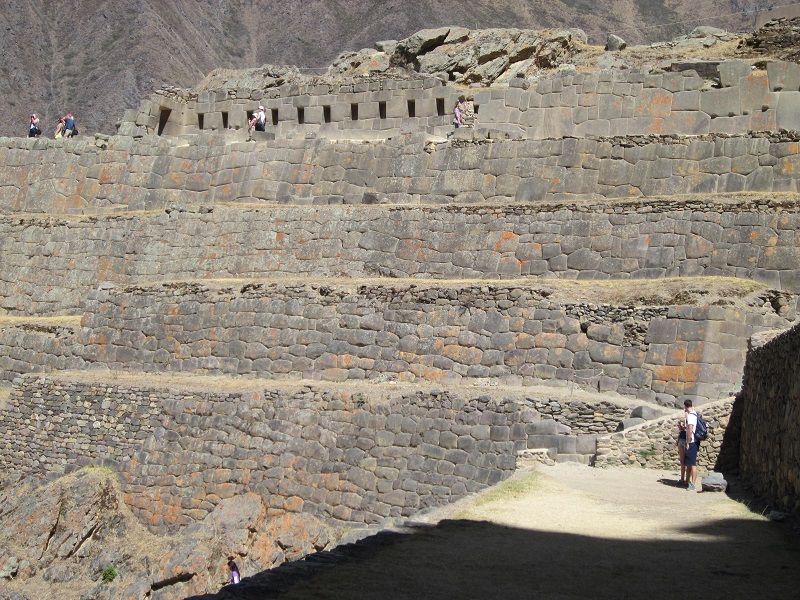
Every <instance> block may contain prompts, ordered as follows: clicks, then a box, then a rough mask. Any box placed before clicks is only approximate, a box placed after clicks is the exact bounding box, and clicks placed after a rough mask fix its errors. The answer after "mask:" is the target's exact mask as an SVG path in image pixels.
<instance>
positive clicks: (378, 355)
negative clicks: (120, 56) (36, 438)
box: [0, 284, 790, 433]
mask: <svg viewBox="0 0 800 600" xmlns="http://www.w3.org/2000/svg"><path fill="white" fill-rule="evenodd" d="M789 324H790V323H789V322H788V321H787V320H786V319H783V318H781V317H778V316H777V315H775V314H774V312H773V313H769V312H767V311H765V312H758V311H756V310H755V309H754V310H753V311H752V312H748V313H744V312H741V311H739V310H734V309H727V308H725V307H722V306H700V307H692V306H670V307H653V308H638V309H637V308H632V307H612V306H608V305H587V304H561V303H557V302H554V301H551V300H547V299H546V298H544V297H543V296H542V295H541V293H540V291H539V290H537V289H525V288H520V287H518V286H513V287H503V286H494V285H491V286H488V285H487V286H480V287H478V286H465V287H461V288H457V289H438V288H436V287H424V286H414V285H410V286H399V285H398V286H395V287H392V288H387V287H370V286H366V285H364V286H360V287H359V288H358V289H356V288H353V287H349V286H336V285H333V284H330V285H321V284H313V285H294V286H288V285H277V284H272V285H269V284H263V285H261V284H248V285H246V286H244V287H243V288H241V289H240V288H217V289H209V288H207V287H206V286H201V285H197V284H185V285H184V284H174V285H163V286H153V287H149V288H138V287H137V288H133V289H131V290H99V291H97V292H93V293H91V294H90V298H89V302H88V305H87V308H86V313H85V315H84V318H83V327H81V328H79V329H78V330H76V331H75V332H74V333H73V334H72V336H71V337H69V336H64V337H63V338H62V339H61V341H60V345H59V346H58V348H59V351H60V353H61V354H60V355H59V356H55V355H49V354H48V352H52V351H53V350H52V348H53V346H52V338H51V337H50V336H49V335H47V334H44V333H43V334H39V335H40V336H43V337H37V336H36V334H34V333H27V334H25V335H27V336H28V337H21V336H20V335H19V334H16V337H13V336H12V337H6V336H5V334H3V336H2V338H1V339H2V344H0V364H2V365H8V368H7V370H4V371H3V378H5V379H12V378H13V377H14V376H15V375H16V374H17V373H19V372H28V371H50V370H52V369H53V367H54V365H55V366H59V367H61V366H63V367H64V368H91V369H96V368H103V369H106V368H108V369H112V370H135V371H138V370H141V371H144V372H149V373H160V372H175V373H200V374H225V375H241V376H248V377H255V376H257V377H268V378H278V379H287V378H288V379H296V378H308V379H320V380H325V381H365V380H375V381H398V382H413V381H418V382H420V381H429V382H443V383H455V382H459V381H463V382H467V381H494V382H497V383H508V384H512V385H535V384H537V383H543V382H544V383H553V384H557V385H562V386H568V385H575V386H578V387H587V388H591V389H594V390H598V391H616V392H619V393H621V394H624V395H627V396H634V397H637V398H639V399H641V400H645V401H656V402H659V403H661V404H665V405H674V404H675V403H676V402H679V400H680V399H681V398H682V397H683V396H687V395H688V396H690V397H693V398H695V399H696V401H697V402H704V401H707V400H708V399H712V400H715V399H718V398H721V397H726V396H728V395H730V394H731V393H733V392H735V391H736V389H737V388H738V385H739V381H740V373H741V368H742V365H743V364H744V355H745V351H746V345H747V340H748V339H749V337H750V336H751V335H752V334H753V333H755V332H758V331H762V330H764V329H772V328H786V327H787V326H788V325H789ZM21 343H24V344H27V347H25V348H24V350H25V351H34V350H35V352H32V353H31V354H33V356H35V360H32V361H31V362H30V363H27V362H26V358H27V357H28V356H30V354H22V355H20V351H19V345H20V344H21ZM48 344H50V345H48ZM15 357H16V358H15ZM14 361H17V362H14ZM51 361H52V362H51ZM537 409H540V410H541V411H542V412H543V413H544V414H548V415H550V416H552V417H553V418H556V419H557V420H562V419H561V418H560V417H561V416H563V414H564V413H562V412H561V411H562V410H566V409H563V408H559V409H557V410H551V409H549V408H545V407H541V406H537ZM574 412H575V411H574V410H572V409H569V410H568V411H567V413H568V414H572V413H574ZM580 412H581V410H580V409H578V411H577V414H576V417H577V416H578V415H579V414H580ZM576 420H577V421H581V419H576ZM613 421H614V423H613V424H615V423H616V422H618V421H619V419H618V418H617V419H615V420H613ZM611 424H612V423H610V424H609V425H611ZM592 425H596V423H592ZM583 432H585V433H597V432H598V431H597V429H596V428H594V427H588V430H585V431H583Z"/></svg>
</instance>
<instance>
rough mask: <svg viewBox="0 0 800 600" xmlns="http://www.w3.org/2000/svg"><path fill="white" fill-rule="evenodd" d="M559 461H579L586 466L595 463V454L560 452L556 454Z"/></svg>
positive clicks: (556, 459)
mask: <svg viewBox="0 0 800 600" xmlns="http://www.w3.org/2000/svg"><path fill="white" fill-rule="evenodd" d="M555 461H556V462H557V463H579V464H582V465H586V466H592V464H593V463H594V455H593V454H559V455H558V456H556V458H555Z"/></svg>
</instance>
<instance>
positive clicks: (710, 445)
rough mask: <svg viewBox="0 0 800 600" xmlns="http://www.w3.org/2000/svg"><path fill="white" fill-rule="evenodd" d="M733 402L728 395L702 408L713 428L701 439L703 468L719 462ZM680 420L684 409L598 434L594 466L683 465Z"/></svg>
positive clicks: (657, 466)
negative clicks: (605, 433) (629, 426)
mask: <svg viewBox="0 0 800 600" xmlns="http://www.w3.org/2000/svg"><path fill="white" fill-rule="evenodd" d="M733 402H734V400H733V399H732V398H728V399H725V400H721V401H718V402H713V403H710V404H706V405H704V406H703V407H702V410H700V411H699V412H700V414H702V415H703V418H704V419H705V420H706V421H708V425H709V430H710V431H709V437H708V439H707V440H706V441H705V442H701V444H700V449H699V451H698V453H697V466H698V467H699V468H700V469H701V471H702V470H705V471H713V470H714V468H715V467H716V465H717V461H718V459H719V454H720V450H721V448H722V442H723V438H724V435H725V430H726V429H727V427H728V423H729V422H730V418H731V412H732V409H733ZM678 420H683V411H681V412H679V413H675V414H672V415H669V416H667V417H662V418H660V419H656V420H654V421H649V422H647V423H642V424H641V425H636V426H634V427H631V428H630V429H626V430H625V431H621V432H619V433H613V434H611V435H606V436H599V437H598V438H597V456H596V457H595V466H596V467H613V466H638V467H645V468H648V469H675V468H676V467H677V466H679V465H680V463H679V461H678V448H677V447H676V446H675V442H676V440H677V439H678Z"/></svg>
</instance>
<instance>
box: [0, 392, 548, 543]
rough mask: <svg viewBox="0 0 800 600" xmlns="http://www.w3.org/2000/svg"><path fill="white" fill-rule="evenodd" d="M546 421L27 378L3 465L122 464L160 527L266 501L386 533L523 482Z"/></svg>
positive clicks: (310, 395) (356, 398) (139, 509)
mask: <svg viewBox="0 0 800 600" xmlns="http://www.w3.org/2000/svg"><path fill="white" fill-rule="evenodd" d="M540 418H541V417H540V415H539V413H538V412H537V411H536V410H535V409H534V408H533V407H532V401H530V400H519V401H511V400H506V401H503V402H496V401H494V400H489V399H487V398H486V397H481V398H473V397H467V396H465V397H458V396H456V395H454V394H450V393H448V392H437V391H430V392H424V391H419V392H410V391H405V392H402V393H397V394H395V395H394V396H393V397H389V398H384V399H380V400H373V399H371V398H370V394H369V392H368V391H367V392H364V393H361V392H355V393H342V392H337V391H332V390H328V391H324V392H323V391H320V390H316V389H313V388H311V387H303V388H299V389H298V390H297V391H285V390H284V391H281V390H269V389H267V390H263V391H248V392H229V393H216V392H190V391H183V392H181V391H175V390H168V389H161V388H152V387H147V386H144V385H143V386H132V385H130V384H118V383H114V382H107V383H102V384H101V383H86V382H83V383H82V382H75V381H60V380H57V379H47V378H37V377H27V378H21V379H18V380H17V381H16V382H15V388H14V392H13V394H12V396H11V401H10V408H6V409H5V410H4V411H2V412H0V431H1V432H2V433H3V435H2V438H0V439H2V442H0V466H2V468H3V470H4V471H6V472H20V473H38V474H43V473H58V472H64V471H65V470H69V469H71V468H73V467H72V465H81V464H92V463H95V464H96V463H100V464H105V465H106V466H109V467H112V468H115V469H116V470H117V472H118V473H119V476H120V478H121V482H122V487H123V492H124V494H125V499H126V502H127V503H128V504H129V505H130V506H131V507H132V508H133V510H134V512H135V513H136V514H137V516H138V517H139V519H140V520H141V521H142V522H143V523H145V524H147V525H148V526H149V527H151V528H153V529H155V530H159V531H166V530H174V529H175V528H177V527H178V526H181V525H188V524H191V523H193V522H197V521H200V520H202V519H203V518H204V517H205V516H206V515H207V514H208V513H209V512H210V511H212V510H213V509H214V507H215V506H216V505H217V504H218V503H219V502H220V501H221V500H223V499H225V498H230V497H232V496H234V495H241V494H244V493H248V492H255V493H258V494H260V495H261V497H262V498H263V500H264V502H265V504H266V505H267V506H269V507H270V510H271V511H272V512H273V513H276V514H277V513H281V512H292V513H297V512H304V513H311V514H313V515H315V516H320V517H326V518H331V519H335V520H338V521H340V522H341V521H344V522H352V523H364V522H366V523H376V522H379V521H381V520H382V519H384V518H385V517H397V516H408V515H410V514H412V513H414V512H416V511H418V510H420V509H422V508H425V507H429V506H437V505H441V504H444V503H447V502H451V501H454V500H457V499H459V498H461V497H463V496H465V495H466V494H468V493H472V492H475V491H478V490H480V489H482V488H484V487H486V486H487V485H492V484H494V483H497V482H499V481H501V480H503V479H505V478H507V477H508V476H510V475H511V474H512V473H513V471H514V469H515V467H516V454H517V452H518V451H521V450H524V449H526V448H527V445H528V436H529V433H531V432H534V431H535V430H536V424H537V423H538V422H539V420H540Z"/></svg>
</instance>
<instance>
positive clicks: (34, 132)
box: [28, 113, 42, 138]
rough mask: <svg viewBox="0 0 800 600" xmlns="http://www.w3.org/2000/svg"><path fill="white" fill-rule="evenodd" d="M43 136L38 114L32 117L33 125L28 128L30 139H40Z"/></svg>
mask: <svg viewBox="0 0 800 600" xmlns="http://www.w3.org/2000/svg"><path fill="white" fill-rule="evenodd" d="M41 134H42V130H41V129H39V117H37V116H36V113H33V114H32V115H31V123H30V125H29V126H28V137H32V138H35V137H39V136H40V135H41Z"/></svg>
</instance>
